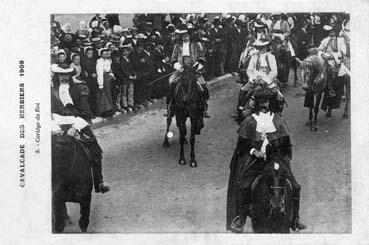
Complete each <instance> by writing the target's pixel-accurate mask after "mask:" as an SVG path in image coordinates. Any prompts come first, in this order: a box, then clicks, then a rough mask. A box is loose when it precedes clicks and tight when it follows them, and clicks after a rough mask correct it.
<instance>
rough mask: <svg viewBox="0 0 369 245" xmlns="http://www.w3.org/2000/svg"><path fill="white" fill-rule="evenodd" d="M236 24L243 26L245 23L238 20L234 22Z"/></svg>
mask: <svg viewBox="0 0 369 245" xmlns="http://www.w3.org/2000/svg"><path fill="white" fill-rule="evenodd" d="M234 23H235V24H236V25H238V26H242V25H243V22H242V20H238V19H237V20H236V21H235V22H234Z"/></svg>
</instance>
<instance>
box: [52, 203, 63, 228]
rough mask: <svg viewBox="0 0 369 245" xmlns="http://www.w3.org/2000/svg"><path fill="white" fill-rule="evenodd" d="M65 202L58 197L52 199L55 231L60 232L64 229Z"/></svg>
mask: <svg viewBox="0 0 369 245" xmlns="http://www.w3.org/2000/svg"><path fill="white" fill-rule="evenodd" d="M64 207H65V203H64V202H62V201H61V200H59V199H54V200H53V209H54V215H55V231H56V232H57V233H61V232H63V231H64V227H65V223H64V222H65V217H64V216H65V212H64Z"/></svg>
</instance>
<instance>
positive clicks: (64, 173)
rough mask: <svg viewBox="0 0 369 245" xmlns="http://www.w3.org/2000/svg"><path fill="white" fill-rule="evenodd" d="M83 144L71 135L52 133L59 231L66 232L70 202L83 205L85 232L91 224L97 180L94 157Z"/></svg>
mask: <svg viewBox="0 0 369 245" xmlns="http://www.w3.org/2000/svg"><path fill="white" fill-rule="evenodd" d="M83 144H84V143H82V142H80V141H79V140H77V139H76V138H74V137H71V136H62V135H53V136H52V199H53V201H52V205H53V208H52V210H53V214H54V229H55V231H56V232H58V233H60V232H63V230H64V226H65V220H66V218H67V217H68V215H67V209H66V205H65V203H66V202H76V203H79V204H80V214H81V218H80V220H79V227H80V228H81V230H82V232H86V231H87V226H88V224H89V216H90V204H91V191H92V186H93V182H92V174H91V165H90V156H89V155H88V153H87V151H86V148H85V147H86V146H85V145H83Z"/></svg>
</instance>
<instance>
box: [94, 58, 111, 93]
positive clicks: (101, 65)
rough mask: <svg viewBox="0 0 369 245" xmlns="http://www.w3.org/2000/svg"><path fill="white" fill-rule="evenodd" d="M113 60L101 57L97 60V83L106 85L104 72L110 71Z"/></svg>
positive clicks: (100, 85)
mask: <svg viewBox="0 0 369 245" xmlns="http://www.w3.org/2000/svg"><path fill="white" fill-rule="evenodd" d="M110 70H111V60H110V59H103V58H100V59H98V60H97V62H96V73H97V83H98V84H99V87H103V86H104V72H110Z"/></svg>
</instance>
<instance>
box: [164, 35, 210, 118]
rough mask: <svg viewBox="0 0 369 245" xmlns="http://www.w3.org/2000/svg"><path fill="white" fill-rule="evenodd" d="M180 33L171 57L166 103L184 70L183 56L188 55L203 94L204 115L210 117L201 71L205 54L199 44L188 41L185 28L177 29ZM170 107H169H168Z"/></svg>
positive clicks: (207, 95)
mask: <svg viewBox="0 0 369 245" xmlns="http://www.w3.org/2000/svg"><path fill="white" fill-rule="evenodd" d="M179 33H180V35H181V39H182V42H181V43H177V44H175V45H174V48H173V53H172V57H171V63H172V64H174V65H173V67H174V69H175V71H174V73H173V74H172V75H171V76H170V77H169V86H170V89H169V93H170V94H169V95H168V96H167V105H168V106H169V105H170V102H171V98H172V96H173V92H174V88H175V86H176V84H177V83H178V81H179V79H180V76H181V74H182V72H183V71H184V67H183V66H184V64H183V61H184V60H185V59H184V57H185V56H187V57H189V62H190V63H191V64H193V66H194V69H195V70H196V73H197V82H198V84H200V86H198V87H199V88H200V90H201V91H200V92H201V93H200V94H202V96H203V101H204V108H205V112H204V116H205V117H208V118H209V117H210V115H209V113H208V104H207V99H208V98H209V92H208V89H207V87H206V82H205V79H204V77H203V76H202V73H204V65H205V62H206V61H205V54H204V51H203V49H202V48H201V46H200V45H199V44H198V43H197V42H193V41H190V35H189V34H188V31H187V30H181V31H179ZM168 109H170V108H168Z"/></svg>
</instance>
